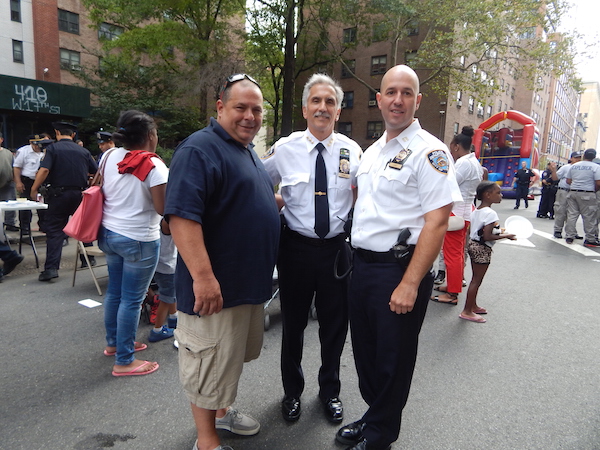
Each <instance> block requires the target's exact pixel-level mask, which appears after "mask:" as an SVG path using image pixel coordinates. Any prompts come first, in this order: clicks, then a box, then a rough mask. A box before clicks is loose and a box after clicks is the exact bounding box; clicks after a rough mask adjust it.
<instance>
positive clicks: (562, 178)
mask: <svg viewBox="0 0 600 450" xmlns="http://www.w3.org/2000/svg"><path fill="white" fill-rule="evenodd" d="M572 165H573V164H565V165H564V166H562V167H561V168H560V169H558V170H557V171H556V177H557V178H558V180H559V181H558V187H559V188H561V189H566V190H567V191H568V190H569V189H571V186H569V185H568V184H567V174H568V173H569V170H570V169H571V166H572Z"/></svg>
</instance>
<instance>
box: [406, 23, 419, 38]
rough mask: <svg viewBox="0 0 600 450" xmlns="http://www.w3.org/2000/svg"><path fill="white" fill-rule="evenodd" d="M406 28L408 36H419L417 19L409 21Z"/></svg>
mask: <svg viewBox="0 0 600 450" xmlns="http://www.w3.org/2000/svg"><path fill="white" fill-rule="evenodd" d="M406 27H407V28H408V30H407V33H408V35H409V36H417V35H418V34H419V21H418V20H417V19H411V20H410V22H408V25H407V26H406Z"/></svg>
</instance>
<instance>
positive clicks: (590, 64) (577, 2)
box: [564, 0, 600, 82]
mask: <svg viewBox="0 0 600 450" xmlns="http://www.w3.org/2000/svg"><path fill="white" fill-rule="evenodd" d="M570 3H571V4H572V7H571V9H570V11H569V14H568V17H565V21H564V25H565V29H567V30H570V29H574V30H576V31H577V32H578V33H579V34H581V35H583V36H584V41H585V43H587V44H595V45H594V46H593V47H588V48H586V47H585V43H584V42H582V43H581V45H580V48H579V51H580V52H584V51H585V52H587V53H589V54H591V55H592V56H593V58H592V59H589V58H580V59H579V60H578V64H577V67H578V69H579V75H580V76H581V78H583V81H598V82H600V53H599V47H600V46H598V42H600V34H599V32H598V30H599V29H600V27H599V19H600V0H570Z"/></svg>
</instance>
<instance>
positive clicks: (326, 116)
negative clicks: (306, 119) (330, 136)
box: [313, 111, 331, 119]
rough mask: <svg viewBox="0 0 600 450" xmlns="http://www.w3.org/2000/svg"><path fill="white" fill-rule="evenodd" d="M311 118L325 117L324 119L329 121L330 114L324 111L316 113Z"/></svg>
mask: <svg viewBox="0 0 600 450" xmlns="http://www.w3.org/2000/svg"><path fill="white" fill-rule="evenodd" d="M313 117H325V118H326V119H331V114H329V113H326V112H324V111H319V112H316V113H315V114H314V115H313Z"/></svg>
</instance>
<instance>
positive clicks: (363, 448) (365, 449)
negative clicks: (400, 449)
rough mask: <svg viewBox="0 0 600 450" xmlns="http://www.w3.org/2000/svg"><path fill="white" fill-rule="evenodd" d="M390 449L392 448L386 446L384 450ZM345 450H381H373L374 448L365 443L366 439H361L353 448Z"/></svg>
mask: <svg viewBox="0 0 600 450" xmlns="http://www.w3.org/2000/svg"><path fill="white" fill-rule="evenodd" d="M391 448H392V446H391V445H388V446H387V447H386V448H385V450H390V449H391ZM346 450H382V449H375V447H373V446H372V445H369V444H368V443H367V439H366V438H362V439H361V440H360V442H359V443H358V444H356V445H355V446H353V447H348V448H347V449H346Z"/></svg>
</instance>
